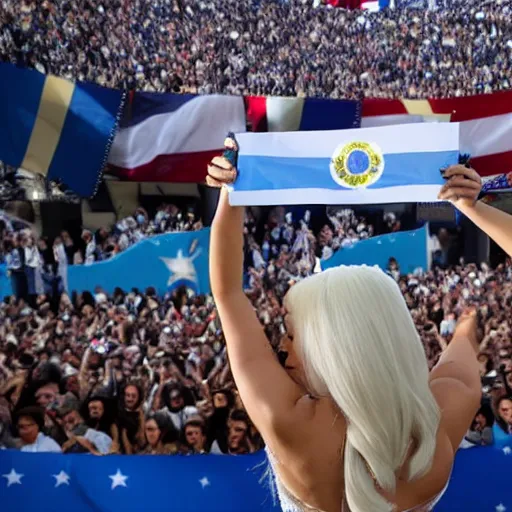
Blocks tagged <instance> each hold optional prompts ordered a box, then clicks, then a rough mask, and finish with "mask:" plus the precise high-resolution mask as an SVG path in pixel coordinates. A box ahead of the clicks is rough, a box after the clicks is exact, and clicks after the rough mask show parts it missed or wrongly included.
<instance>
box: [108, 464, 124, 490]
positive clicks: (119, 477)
mask: <svg viewBox="0 0 512 512" xmlns="http://www.w3.org/2000/svg"><path fill="white" fill-rule="evenodd" d="M109 478H110V479H111V480H112V487H111V489H112V490H114V489H115V488H116V487H128V486H127V485H126V480H127V479H128V477H127V476H126V475H123V474H122V473H121V470H120V469H118V470H117V473H116V474H115V475H110V476H109Z"/></svg>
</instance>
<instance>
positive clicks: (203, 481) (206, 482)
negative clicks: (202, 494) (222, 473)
mask: <svg viewBox="0 0 512 512" xmlns="http://www.w3.org/2000/svg"><path fill="white" fill-rule="evenodd" d="M199 483H200V484H201V487H202V488H203V489H204V488H205V487H208V486H209V485H210V480H208V478H206V477H205V476H203V478H201V480H199Z"/></svg>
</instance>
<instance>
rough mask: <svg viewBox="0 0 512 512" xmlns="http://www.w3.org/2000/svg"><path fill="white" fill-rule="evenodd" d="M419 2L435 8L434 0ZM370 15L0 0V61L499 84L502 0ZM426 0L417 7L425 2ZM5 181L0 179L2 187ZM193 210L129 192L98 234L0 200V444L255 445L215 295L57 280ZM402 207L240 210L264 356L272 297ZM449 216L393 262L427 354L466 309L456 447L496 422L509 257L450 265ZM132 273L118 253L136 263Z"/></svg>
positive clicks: (274, 333)
mask: <svg viewBox="0 0 512 512" xmlns="http://www.w3.org/2000/svg"><path fill="white" fill-rule="evenodd" d="M431 4H432V5H431ZM397 5H398V7H397V8H396V9H394V10H390V9H387V10H384V11H382V12H378V13H368V12H364V11H348V10H344V9H333V8H330V7H328V6H324V5H319V6H318V7H316V8H313V5H312V2H306V1H296V0H290V1H284V0H281V1H278V0H273V1H271V0H259V1H257V0H250V1H245V2H240V1H235V0H215V1H200V2H193V1H191V0H153V1H152V2H144V1H142V0H109V1H105V2H101V1H100V0H80V1H79V2H70V1H68V0H61V1H50V0H44V1H43V0H41V1H39V0H37V1H30V0H0V59H2V60H4V61H10V62H13V63H15V64H18V65H20V66H25V67H31V68H35V69H37V70H39V71H41V72H43V73H53V74H56V75H60V76H63V77H67V78H70V79H77V80H84V81H92V82H96V83H98V84H101V85H105V86H109V87H118V88H127V89H137V90H146V91H172V92H197V93H201V94H209V93H214V92H222V93H228V94H249V95H273V96H278V95H280V96H297V95H299V96H310V97H330V98H359V97H362V96H363V95H366V96H370V97H386V98H395V97H399V98H402V97H406V98H426V97H447V96H462V95H471V94H480V93H490V92H493V91H499V90H503V89H509V88H510V80H511V71H510V70H511V69H512V66H511V61H512V16H511V15H512V4H511V2H510V1H509V0H497V1H475V2H468V1H466V0H460V1H457V2H452V1H450V2H448V1H443V2H439V1H435V2H428V5H422V3H421V2H407V5H406V6H400V2H397ZM432 6H433V7H435V9H429V8H427V7H432ZM2 186H4V184H2ZM202 227H203V222H202V219H201V216H200V215H198V214H197V212H196V211H195V210H194V209H193V208H192V209H187V208H183V207H178V206H176V205H174V204H163V205H162V206H160V207H158V208H156V209H155V211H153V212H151V214H149V213H148V212H147V211H146V210H145V209H144V208H142V207H140V208H138V209H136V210H135V211H134V212H133V214H132V215H130V216H128V217H125V218H122V219H119V220H117V221H116V222H115V223H113V225H110V226H105V228H101V229H98V230H89V229H83V230H82V229H81V226H76V228H77V229H76V230H75V231H79V232H80V233H81V234H80V235H79V236H77V235H76V233H71V234H70V233H69V232H67V231H62V232H61V233H59V235H58V236H52V237H48V236H45V235H41V236H40V235H38V234H37V232H36V230H34V229H33V228H32V227H31V226H30V224H27V223H26V222H22V221H20V219H18V218H15V217H13V216H10V215H8V214H6V213H5V212H4V213H2V214H1V215H0V242H1V243H0V263H1V264H4V265H5V266H6V269H7V271H8V278H9V280H10V281H11V285H12V289H13V291H14V294H13V295H12V296H10V297H5V298H4V297H2V298H1V299H2V303H1V305H0V448H18V449H21V450H24V451H32V452H41V451H55V452H65V453H93V454H110V453H122V454H133V453H139V454H169V455H171V454H198V453H212V454H228V453H229V454H244V453H251V452H254V451H257V450H259V449H261V448H262V440H261V437H260V435H259V433H258V432H257V431H256V429H255V428H254V426H253V425H252V424H251V422H250V420H249V418H248V416H247V414H246V412H245V410H244V406H243V404H242V402H241V400H240V398H239V396H238V393H237V390H236V387H235V385H234V382H233V379H232V376H231V372H230V368H229V364H228V360H227V356H226V350H225V343H224V338H223V334H222V328H221V325H220V323H219V321H218V318H217V313H216V310H215V304H214V302H213V299H212V297H211V296H205V295H202V296H198V295H195V294H194V293H192V291H191V290H190V289H187V288H180V289H177V290H174V291H173V292H172V293H168V294H167V295H165V296H159V295H158V294H157V293H156V291H155V289H153V288H148V289H145V290H140V289H131V290H130V289H126V290H123V289H117V290H115V292H114V293H113V294H108V293H106V292H105V291H104V290H103V289H102V287H101V283H95V284H96V285H97V287H96V290H95V293H89V292H84V293H76V291H74V290H70V289H68V286H67V283H66V275H67V273H66V269H67V266H68V265H79V264H85V265H92V264H95V263H97V262H99V261H104V260H106V259H109V258H111V257H112V256H114V255H115V254H118V253H119V252H121V251H124V250H126V249H127V248H128V247H130V246H132V245H133V244H136V243H138V242H140V241H141V240H143V239H145V238H147V237H151V236H153V235H156V234H160V233H168V232H176V231H191V230H197V229H201V228H202ZM411 227H412V226H411V222H410V219H406V218H404V217H403V216H402V215H401V214H400V213H393V212H390V211H387V212H386V213H385V214H384V212H382V211H379V213H375V210H373V211H372V212H370V213H369V214H368V215H366V214H364V213H361V212H359V211H354V210H351V209H345V208H327V209H325V208H324V209H323V210H322V211H321V212H320V213H318V211H315V212H312V211H310V210H308V209H305V208H303V209H302V210H300V211H298V210H297V209H286V208H281V207H280V208H272V209H266V210H264V211H263V213H262V211H253V210H251V209H249V210H248V212H247V217H246V225H245V242H246V245H245V247H246V269H245V270H246V276H245V286H246V292H247V294H248V295H249V297H250V298H251V300H252V301H253V303H254V306H255V308H256V310H257V311H258V315H259V317H260V320H261V322H262V323H263V324H264V326H265V330H266V332H267V335H268V337H269V339H270V340H271V343H272V346H273V347H274V349H275V350H276V352H277V354H278V357H280V358H285V357H286V354H285V353H284V352H283V351H282V350H281V347H280V338H281V336H282V335H283V333H284V328H283V306H282V299H283V296H284V294H285V293H286V291H287V290H288V289H289V288H290V287H291V286H293V284H294V283H296V282H297V281H299V280H301V279H303V278H305V277H306V276H308V275H310V274H312V273H313V272H315V271H317V270H318V260H319V259H320V258H323V259H328V258H329V257H331V256H332V255H333V253H334V252H335V251H338V250H344V249H345V248H346V247H348V246H350V245H351V244H354V243H357V241H359V240H362V239H367V238H371V237H372V236H375V235H379V234H386V233H391V232H396V231H400V230H403V229H407V228H411ZM462 245H463V240H462V239H461V233H460V230H458V228H457V226H456V225H455V224H453V226H452V227H451V228H450V229H446V227H442V228H439V229H437V230H435V232H432V236H431V249H432V261H433V266H432V268H430V269H426V270H424V271H421V270H417V271H416V272H414V273H407V272H404V271H403V270H402V269H400V267H399V265H398V263H397V260H398V259H399V255H396V257H397V260H395V259H390V261H389V264H388V269H387V270H388V272H389V273H390V275H392V276H393V278H394V279H396V281H397V282H398V283H399V285H400V288H401V289H402V291H403V294H404V297H405V299H406V301H407V304H408V306H409V308H410V310H411V315H412V316H413V318H414V321H415V322H416V325H417V327H418V332H419V333H420V336H421V338H422V340H423V343H424V346H425V351H426V354H427V357H428V360H429V364H430V365H431V366H433V365H434V364H435V362H436V360H437V358H438V356H439V354H440V352H441V351H442V350H443V348H444V347H445V346H446V344H448V343H449V342H450V339H451V337H452V336H453V333H454V328H455V325H456V322H457V318H458V316H459V315H460V314H461V312H462V311H463V309H464V308H465V307H466V306H467V305H475V306H476V307H477V308H478V309H479V312H480V318H481V323H482V325H481V326H482V329H483V334H484V338H483V342H482V346H481V353H480V355H479V361H480V362H481V377H482V387H483V391H484V398H483V401H482V408H481V410H480V411H479V413H478V414H477V416H476V417H475V421H474V423H473V425H472V426H471V429H470V430H469V431H468V433H467V436H466V439H465V441H464V443H463V444H464V446H465V447H471V446H478V445H490V444H493V443H503V442H505V441H506V440H507V437H508V436H509V435H511V434H512V391H511V387H512V349H511V346H510V341H509V340H510V335H511V328H512V316H511V305H512V284H511V283H512V280H511V277H512V267H511V266H510V262H508V261H505V260H503V261H501V262H499V264H497V265H494V267H492V268H491V266H490V265H487V264H485V263H483V264H481V265H476V264H466V263H464V259H463V258H461V256H462V250H461V247H462ZM132 270H133V269H127V271H132Z"/></svg>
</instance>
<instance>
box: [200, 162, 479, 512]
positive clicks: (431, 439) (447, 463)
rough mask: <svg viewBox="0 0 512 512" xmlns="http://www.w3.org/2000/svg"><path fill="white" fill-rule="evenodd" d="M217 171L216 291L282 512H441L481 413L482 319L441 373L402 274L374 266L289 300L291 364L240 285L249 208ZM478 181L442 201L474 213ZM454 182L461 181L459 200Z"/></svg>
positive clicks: (228, 172) (327, 279) (321, 279)
mask: <svg viewBox="0 0 512 512" xmlns="http://www.w3.org/2000/svg"><path fill="white" fill-rule="evenodd" d="M465 172H466V171H462V170H461V169H460V168H459V167H456V168H451V169H450V170H449V172H448V175H449V176H450V173H452V174H451V175H453V176H459V177H461V176H463V175H464V173H465ZM473 172H474V171H473ZM208 173H209V175H208V177H207V183H208V184H209V185H210V186H214V187H222V190H221V193H220V202H219V205H218V208H217V212H216V216H215V220H214V222H213V225H212V231H211V241H210V279H211V287H212V292H213V295H214V298H215V302H216V304H217V308H218V311H219V315H220V319H221V321H222V325H223V329H224V334H225V337H226V343H227V347H228V354H229V360H230V364H231V369H232V372H233V376H234V378H235V382H236V384H237V387H238V390H239V392H240V396H241V398H242V400H243V403H244V405H245V407H246V409H247V412H248V413H249V416H250V417H251V419H252V421H253V422H254V424H255V425H256V427H257V428H258V430H259V431H260V432H261V434H262V436H263V438H264V440H265V442H266V445H267V451H268V453H269V461H270V463H271V468H272V473H273V475H274V481H275V484H276V488H277V493H278V495H279V499H280V502H281V506H282V508H283V510H284V511H285V512H292V511H293V512H298V511H322V512H341V511H348V510H350V511H351V512H381V511H382V512H384V511H386V512H390V511H400V512H402V511H415V512H419V511H427V510H432V508H433V506H434V505H435V504H436V503H437V502H438V501H439V498H440V497H441V496H442V494H443V493H444V491H445V490H446V488H447V486H448V483H449V479H450V475H451V472H452V466H453V460H454V455H455V452H456V450H457V448H458V446H459V444H460V442H461V440H462V439H463V437H464V435H465V433H466V432H467V429H468V427H469V426H470V425H471V422H472V420H473V417H474V415H475V413H476V411H477V410H478V408H479V406H480V397H481V390H480V377H479V364H478V361H477V357H476V356H477V352H478V341H477V337H476V317H475V315H474V314H468V315H466V316H464V317H463V318H462V319H461V320H460V322H459V324H458V327H457V329H456V332H455V335H454V338H453V341H452V342H451V343H450V345H449V346H448V348H447V349H446V350H445V351H444V353H443V355H442V357H441V359H440V361H439V363H438V364H437V366H436V367H435V368H434V369H433V371H432V372H430V373H429V371H428V366H427V360H426V357H425V353H424V349H423V346H422V344H421V341H420V338H419V336H418V333H417V331H416V329H415V326H414V323H413V321H412V319H411V316H410V314H409V311H408V309H407V306H406V303H405V301H404V299H403V296H402V294H401V293H400V290H399V288H398V286H397V284H396V283H395V282H394V281H393V279H392V278H390V277H388V276H387V275H385V274H384V273H383V272H382V271H380V270H378V269H376V268H368V267H364V266H363V267H339V268H335V269H331V270H329V271H326V272H321V273H319V274H316V275H314V276H312V277H309V278H307V279H305V280H304V281H302V282H300V283H299V284H297V285H295V286H294V287H293V288H291V290H290V291H289V292H288V294H287V296H286V298H285V301H284V306H285V309H286V311H287V314H286V318H285V322H286V330H287V335H286V336H285V338H284V340H283V345H284V348H285V350H286V352H288V354H289V355H288V358H287V360H286V362H285V364H284V367H283V366H281V365H280V363H279V362H278V359H277V357H276V356H275V355H274V353H273V351H272V349H271V347H270V344H269V342H268V340H267V339H266V337H265V335H264V331H263V328H262V326H261V325H260V324H259V322H258V319H257V316H256V313H255V311H254V309H253V307H252V305H251V303H250V302H249V300H248V298H247V297H246V296H245V294H244V292H243V288H242V271H243V221H244V209H243V208H240V207H231V206H230V205H229V202H228V192H227V190H226V187H225V186H224V185H227V184H230V183H232V182H233V181H234V180H235V177H236V170H235V169H234V168H233V167H232V165H231V164H230V163H229V161H228V160H227V159H225V158H222V157H218V158H215V159H214V160H213V161H212V164H211V165H210V166H209V169H208ZM475 174H476V173H475ZM477 178H478V177H476V178H475V177H474V176H473V179H467V178H466V179H465V181H464V182H463V183H462V184H461V183H459V181H460V180H459V178H457V180H450V181H449V182H448V183H447V186H446V187H445V189H443V192H442V193H443V194H448V196H447V199H451V200H455V201H456V203H457V206H459V205H462V204H463V205H464V207H465V208H466V209H467V210H470V209H471V208H473V207H474V206H473V205H474V203H475V201H476V198H477V197H478V194H479V191H480V181H479V179H477ZM452 186H457V187H461V190H459V191H457V193H456V194H455V195H456V196H457V197H456V198H455V197H454V196H450V193H452V192H453V190H452V188H451V187H452Z"/></svg>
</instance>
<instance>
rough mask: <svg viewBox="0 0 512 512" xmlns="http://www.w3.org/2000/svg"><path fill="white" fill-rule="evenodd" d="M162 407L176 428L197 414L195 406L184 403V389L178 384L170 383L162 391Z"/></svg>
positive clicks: (182, 426) (179, 428)
mask: <svg viewBox="0 0 512 512" xmlns="http://www.w3.org/2000/svg"><path fill="white" fill-rule="evenodd" d="M163 400H164V404H165V405H164V407H163V408H162V409H161V411H162V412H165V413H167V414H168V415H169V417H170V419H171V421H172V422H173V424H174V426H175V427H176V429H178V430H182V429H183V428H184V427H185V424H186V423H187V421H188V420H189V419H190V418H192V417H194V416H196V415H197V414H198V410H197V407H194V406H193V405H185V397H184V389H183V388H182V387H181V386H180V385H175V384H170V385H168V386H166V388H164V391H163Z"/></svg>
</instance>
